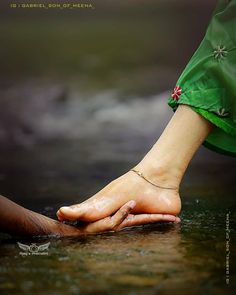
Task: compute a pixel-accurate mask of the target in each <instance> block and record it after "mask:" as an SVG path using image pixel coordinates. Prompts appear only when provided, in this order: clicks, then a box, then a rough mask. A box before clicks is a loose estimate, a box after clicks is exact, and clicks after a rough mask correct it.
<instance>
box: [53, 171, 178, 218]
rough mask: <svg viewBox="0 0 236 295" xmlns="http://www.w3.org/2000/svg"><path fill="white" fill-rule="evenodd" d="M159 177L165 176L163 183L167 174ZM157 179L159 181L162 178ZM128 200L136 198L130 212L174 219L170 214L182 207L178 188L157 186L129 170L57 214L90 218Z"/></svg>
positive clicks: (97, 216) (173, 214) (103, 214)
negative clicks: (167, 215)
mask: <svg viewBox="0 0 236 295" xmlns="http://www.w3.org/2000/svg"><path fill="white" fill-rule="evenodd" d="M162 179H165V181H163V183H166V178H162ZM159 183H160V184H161V178H160V182H159ZM172 183H173V181H172ZM129 200H135V201H136V206H135V208H134V209H133V210H132V213H134V214H140V213H148V214H150V213H151V214H157V213H161V214H169V215H170V219H169V221H173V216H175V215H177V214H178V213H179V212H180V209H181V201H180V196H179V192H178V188H176V189H175V190H170V189H162V188H157V187H155V186H153V185H152V184H150V183H148V182H146V181H145V180H144V179H143V178H141V177H140V176H138V175H137V174H136V173H135V172H133V171H129V172H127V173H125V174H124V175H122V176H121V177H119V178H117V179H116V180H114V181H112V182H111V183H109V184H108V185H107V186H106V187H105V188H103V189H102V190H101V191H99V192H98V193H96V194H95V195H94V196H93V197H91V198H90V199H88V200H86V201H85V202H83V203H81V204H76V205H73V206H70V207H61V208H60V209H59V210H58V212H57V216H58V219H59V220H84V221H87V222H91V221H95V220H99V219H101V218H104V217H106V216H109V215H111V214H113V213H114V212H116V211H117V209H118V208H120V207H121V206H122V205H123V204H125V203H126V202H128V201H129ZM171 219H172V220H171ZM166 221H168V219H166Z"/></svg>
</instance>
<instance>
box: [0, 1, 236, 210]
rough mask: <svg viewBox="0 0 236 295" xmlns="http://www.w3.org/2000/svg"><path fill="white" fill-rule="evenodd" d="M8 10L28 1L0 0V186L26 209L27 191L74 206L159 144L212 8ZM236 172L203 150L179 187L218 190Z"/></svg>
mask: <svg viewBox="0 0 236 295" xmlns="http://www.w3.org/2000/svg"><path fill="white" fill-rule="evenodd" d="M10 3H15V4H17V5H18V4H20V3H28V2H23V1H14V2H12V1H1V3H0V43H1V46H0V64H1V70H0V71H1V73H0V78H1V79H0V152H1V154H0V191H1V193H2V194H6V195H9V196H12V197H14V198H16V199H17V200H22V199H25V200H27V202H28V203H29V205H31V206H34V205H35V203H34V199H35V198H36V196H38V197H39V199H40V200H41V202H40V203H42V204H44V203H48V202H49V203H50V202H51V203H52V204H54V203H55V202H57V201H58V202H59V203H60V204H61V202H62V201H63V202H67V203H68V202H72V201H74V200H75V199H76V200H78V198H81V199H84V198H85V197H86V196H88V195H90V194H92V193H94V192H95V191H96V190H97V189H98V188H101V187H102V186H103V185H105V184H106V183H107V182H108V181H110V180H111V179H113V178H114V177H117V176H118V175H120V174H121V173H123V172H125V171H126V170H127V169H129V168H130V167H131V166H132V165H134V164H135V163H136V162H137V161H139V160H140V159H141V158H142V157H143V155H144V154H145V153H146V152H147V151H148V149H149V148H150V147H151V146H152V145H153V144H154V142H155V141H156V140H157V138H158V136H159V135H160V134H161V132H162V130H163V128H164V126H165V125H166V123H167V122H168V120H169V119H170V117H171V115H172V110H171V109H170V108H169V107H168V106H167V104H166V102H167V99H168V96H169V94H170V92H171V89H173V87H174V86H175V82H176V80H177V78H178V76H179V75H180V74H181V72H182V70H183V68H184V67H185V65H186V64H187V62H188V60H189V59H190V57H191V55H192V54H193V53H194V51H195V49H196V48H197V47H198V45H199V43H200V42H201V40H202V38H203V37H204V34H205V30H206V28H207V25H208V23H209V21H210V17H211V14H212V12H213V10H214V7H215V5H216V1H213V0H208V1H203V0H201V1H199V0H198V1H186V0H179V1H174V0H168V1H166V0H165V1H164V0H158V1H154V0H153V1H152V0H145V1H144V0H129V1H128V0H120V1H111V0H107V1H103V0H99V1H86V2H84V3H85V4H91V5H92V8H91V7H88V8H86V7H85V8H74V9H70V8H67V9H60V8H57V9H46V8H22V7H21V8H19V7H17V8H10V7H9V5H10ZM30 3H39V1H32V0H31V1H30ZM40 3H44V4H45V7H48V6H47V5H48V4H49V3H52V1H45V0H44V1H41V2H40ZM53 3H57V4H63V3H65V1H59V0H58V1H55V2H53ZM67 3H74V4H76V3H82V2H79V1H67ZM235 165H236V161H235V160H234V158H231V157H227V156H223V155H218V154H216V153H214V152H211V151H208V150H206V149H205V148H201V149H200V151H199V152H198V153H197V155H196V156H195V158H194V159H193V161H192V164H191V165H190V166H191V167H190V168H191V169H189V171H188V173H187V174H186V177H185V181H184V184H183V190H184V191H185V192H186V193H189V192H192V193H193V194H197V193H199V192H201V193H203V194H206V195H211V194H212V193H214V192H216V191H217V193H222V195H224V193H225V192H226V191H228V192H229V191H232V190H233V181H234V173H233V171H235ZM226 170H227V175H226V174H225V173H223V171H226ZM206 183H207V186H206ZM33 196H34V198H33ZM65 196H66V197H65Z"/></svg>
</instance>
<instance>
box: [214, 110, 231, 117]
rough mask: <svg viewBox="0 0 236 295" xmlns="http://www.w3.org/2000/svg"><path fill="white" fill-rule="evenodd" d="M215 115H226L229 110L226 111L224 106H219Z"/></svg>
mask: <svg viewBox="0 0 236 295" xmlns="http://www.w3.org/2000/svg"><path fill="white" fill-rule="evenodd" d="M216 114H217V115H219V116H221V117H227V116H228V115H229V112H227V111H226V110H225V109H224V108H220V109H219V110H218V111H217V112H216Z"/></svg>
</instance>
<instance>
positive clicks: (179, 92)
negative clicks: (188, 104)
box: [171, 86, 182, 101]
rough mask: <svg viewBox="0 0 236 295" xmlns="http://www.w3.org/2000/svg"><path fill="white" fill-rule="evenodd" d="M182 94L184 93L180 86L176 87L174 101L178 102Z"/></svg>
mask: <svg viewBox="0 0 236 295" xmlns="http://www.w3.org/2000/svg"><path fill="white" fill-rule="evenodd" d="M181 93H182V89H181V88H180V87H179V86H176V87H175V88H174V90H173V92H172V94H171V96H172V98H173V100H176V101H178V100H179V99H180V95H181Z"/></svg>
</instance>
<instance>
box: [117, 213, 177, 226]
mask: <svg viewBox="0 0 236 295" xmlns="http://www.w3.org/2000/svg"><path fill="white" fill-rule="evenodd" d="M180 221H181V220H180V218H179V217H177V216H174V215H169V214H137V215H133V214H129V215H128V216H127V218H126V219H125V220H124V221H123V222H122V223H121V224H120V225H119V227H118V229H122V228H124V227H130V226H137V225H144V224H149V223H155V222H176V223H179V222H180Z"/></svg>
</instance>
